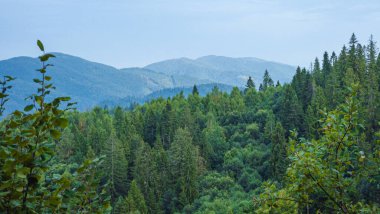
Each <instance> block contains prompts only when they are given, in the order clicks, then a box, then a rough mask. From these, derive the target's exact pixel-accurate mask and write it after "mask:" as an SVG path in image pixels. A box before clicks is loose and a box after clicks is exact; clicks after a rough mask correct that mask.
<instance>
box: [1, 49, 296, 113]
mask: <svg viewBox="0 0 380 214" xmlns="http://www.w3.org/2000/svg"><path fill="white" fill-rule="evenodd" d="M53 54H54V55H56V58H52V59H51V60H50V61H49V63H51V64H54V66H53V67H49V75H51V76H52V77H53V83H54V85H55V86H56V87H57V90H56V91H55V92H54V94H55V95H56V96H71V97H72V99H73V101H76V102H78V106H77V107H78V109H79V110H86V109H89V108H92V107H94V106H95V105H99V103H102V102H105V101H106V100H107V101H108V102H110V103H112V101H114V103H118V102H119V101H121V100H127V99H131V97H138V99H143V100H144V99H146V100H148V99H150V98H149V97H155V96H157V97H158V94H161V95H162V96H163V97H167V95H168V94H173V93H177V92H179V91H180V90H184V92H185V93H187V92H188V91H189V90H190V88H191V87H192V86H193V85H194V84H197V85H209V86H210V84H211V83H221V84H225V85H235V86H239V87H242V86H244V85H245V83H246V81H247V78H248V76H252V77H253V78H254V80H255V82H256V83H259V82H261V79H262V76H263V73H264V71H265V69H268V71H269V73H270V74H271V76H272V78H273V80H274V81H276V80H280V82H288V81H290V80H291V77H292V76H293V74H294V72H295V68H294V67H292V66H289V65H285V64H281V63H275V62H269V61H265V60H261V59H256V58H230V57H221V56H206V57H201V58H198V59H195V60H193V59H187V58H180V59H172V60H166V61H162V62H157V63H154V64H150V65H148V66H146V67H144V68H124V69H117V68H114V67H112V66H108V65H104V64H100V63H96V62H91V61H88V60H85V59H82V58H79V57H75V56H71V55H67V54H62V53H53ZM40 67H41V64H40V62H39V60H38V59H37V58H31V57H15V58H12V59H8V60H3V61H0V76H2V75H10V76H13V77H15V78H17V79H16V80H15V81H14V82H13V83H12V84H13V86H14V87H13V88H12V90H11V93H10V98H11V99H10V102H9V103H8V104H7V106H6V108H7V110H8V111H7V112H10V111H13V110H14V109H21V108H22V107H24V106H25V104H26V101H25V100H24V99H25V98H26V97H27V96H28V95H31V94H33V93H35V92H36V90H37V85H36V84H35V83H33V81H32V79H33V78H38V77H39V75H38V72H37V71H36V69H38V68H40ZM257 85H258V84H257ZM205 87H206V86H205ZM229 87H231V86H229ZM168 88H169V89H168ZM181 88H182V89H181ZM163 89H168V90H163ZM204 91H207V90H206V89H205V90H204ZM154 92H156V93H154ZM147 95H148V96H147ZM7 112H6V113H7Z"/></svg>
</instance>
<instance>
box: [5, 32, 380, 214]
mask: <svg viewBox="0 0 380 214" xmlns="http://www.w3.org/2000/svg"><path fill="white" fill-rule="evenodd" d="M48 58H49V57H48ZM41 60H44V58H42V59H41ZM44 66H45V64H44ZM44 71H45V70H42V73H43V72H44ZM44 78H46V77H44ZM44 78H43V79H44ZM53 78H54V76H53ZM47 79H50V78H47ZM10 80H11V79H10ZM10 84H11V82H10ZM256 86H258V87H256ZM240 87H244V89H243V90H240V89H239V88H238V87H235V88H233V89H232V91H231V92H230V93H227V92H222V91H221V90H219V89H218V88H217V87H215V88H214V89H213V90H212V91H211V92H210V93H208V94H207V95H205V96H200V95H199V92H198V89H197V87H196V86H194V88H193V90H192V93H191V94H190V95H189V96H188V97H185V96H184V95H183V93H179V94H178V95H176V96H174V97H172V98H167V99H163V98H158V99H155V100H152V101H149V102H148V103H145V104H143V105H137V106H135V107H134V108H133V109H132V110H131V109H129V108H127V107H125V106H124V107H115V108H101V107H97V108H94V109H93V110H91V111H87V112H77V111H70V110H67V111H63V110H60V109H59V108H58V107H57V105H58V103H60V102H64V101H66V100H67V99H66V98H60V99H59V101H52V103H47V104H45V103H44V102H43V101H42V102H41V100H44V99H42V98H39V97H41V96H42V97H44V96H45V95H44V94H43V95H41V96H35V97H34V100H35V101H36V103H37V108H36V110H34V111H31V112H35V113H27V112H24V113H23V112H22V111H21V110H20V112H15V113H13V114H12V115H10V116H9V117H7V118H6V119H4V120H3V121H2V123H1V126H0V127H1V129H0V131H1V132H0V134H1V136H5V137H2V138H1V147H2V148H3V149H2V151H1V152H0V157H1V161H0V166H1V169H2V171H1V174H0V178H1V179H0V180H1V185H0V209H1V210H5V211H6V212H8V213H13V212H14V211H21V210H29V211H32V210H34V211H36V212H38V213H41V212H48V213H49V212H74V211H75V212H83V213H85V212H96V211H98V212H111V213H255V212H256V213H318V212H319V213H378V212H379V206H380V150H379V149H380V124H379V121H380V120H379V119H380V55H379V52H378V48H377V47H376V44H375V41H373V40H372V37H371V38H370V40H369V42H368V44H366V45H362V44H360V43H359V42H358V41H357V39H356V37H355V35H352V37H351V39H350V40H349V43H348V45H347V46H344V47H343V48H342V50H341V51H340V53H334V52H333V53H327V52H325V53H324V54H323V55H322V57H321V58H320V59H319V58H316V59H315V61H314V62H313V66H312V69H311V70H307V69H305V68H300V67H298V68H297V70H296V74H295V75H294V77H293V79H292V81H291V82H290V83H289V84H280V83H279V82H277V83H276V82H274V81H273V80H272V78H271V76H270V73H269V72H265V74H264V76H263V81H262V82H255V81H254V80H252V78H249V79H248V80H247V83H246V85H244V86H240ZM42 88H44V85H43V83H42ZM257 88H259V90H257ZM39 92H41V90H40V91H39ZM3 93H4V91H3ZM42 93H44V90H42ZM52 94H54V91H52ZM68 95H70V94H68ZM49 96H50V95H49ZM1 104H3V102H1ZM1 106H3V105H1ZM39 106H42V107H39ZM5 107H6V105H5ZM128 107H129V106H128ZM32 108H33V106H31V107H26V108H25V111H30V110H32ZM69 108H70V106H69ZM46 112H47V113H46ZM44 115H45V116H44ZM61 118H67V119H68V120H67V121H66V120H64V119H61ZM33 121H34V122H33ZM46 121H47V122H46ZM30 124H34V126H32V127H30ZM44 124H45V125H44ZM66 126H67V127H66ZM23 127H29V128H23ZM33 127H35V128H33ZM65 127H66V128H65ZM42 133H43V134H42ZM28 136H29V138H28ZM41 137H43V139H44V141H43V142H44V144H42V145H44V146H41V147H40V146H39V145H40V144H38V142H40V141H39V139H41ZM28 139H29V140H28ZM45 143H46V144H47V145H45ZM24 144H25V145H26V146H24ZM45 147H46V148H45ZM41 148H44V149H41ZM27 151H31V152H32V154H33V155H32V156H31V155H28V153H27ZM45 153H47V154H46V155H45ZM37 157H38V161H40V162H41V163H42V164H41V165H38V164H37V163H40V162H37V161H34V160H35V159H36V158H37ZM97 157H100V158H97ZM27 160H32V161H29V162H28V161H27ZM89 160H94V161H95V162H94V163H92V162H91V161H89ZM35 164H37V165H35ZM36 168H38V169H39V171H34V170H35V169H36ZM37 172H38V173H37ZM64 178H65V179H64ZM55 182H56V183H55ZM15 184H17V185H15ZM29 188H31V189H32V190H33V191H32V192H31V193H29V194H28V191H29ZM17 193H20V194H17ZM42 199H45V200H46V201H47V202H46V203H45V202H44V203H42V202H41V200H42Z"/></svg>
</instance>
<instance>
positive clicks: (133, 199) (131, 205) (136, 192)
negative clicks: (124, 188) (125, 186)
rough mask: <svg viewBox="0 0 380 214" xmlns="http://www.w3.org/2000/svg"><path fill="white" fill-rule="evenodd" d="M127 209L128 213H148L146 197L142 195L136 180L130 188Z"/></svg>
mask: <svg viewBox="0 0 380 214" xmlns="http://www.w3.org/2000/svg"><path fill="white" fill-rule="evenodd" d="M126 207H127V212H128V213H137V212H139V213H141V214H146V213H148V209H147V206H146V204H145V199H144V196H143V194H142V193H141V191H140V189H139V187H138V186H137V183H136V181H135V180H133V181H132V183H131V187H130V188H129V191H128V197H127V202H126Z"/></svg>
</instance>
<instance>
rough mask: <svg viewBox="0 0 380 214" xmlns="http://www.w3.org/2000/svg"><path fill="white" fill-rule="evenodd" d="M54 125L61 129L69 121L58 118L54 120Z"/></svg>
mask: <svg viewBox="0 0 380 214" xmlns="http://www.w3.org/2000/svg"><path fill="white" fill-rule="evenodd" d="M54 124H55V125H56V126H59V127H61V128H66V127H67V126H68V125H69V121H68V120H67V119H65V118H58V119H57V120H55V123H54Z"/></svg>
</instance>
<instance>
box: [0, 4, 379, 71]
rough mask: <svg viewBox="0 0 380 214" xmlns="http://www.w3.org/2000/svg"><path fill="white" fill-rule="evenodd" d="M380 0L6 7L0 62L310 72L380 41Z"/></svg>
mask: <svg viewBox="0 0 380 214" xmlns="http://www.w3.org/2000/svg"><path fill="white" fill-rule="evenodd" d="M379 24H380V1H378V0H373V1H372V0H367V1H357V0H355V1H354V0H341V1H333V0H320V1H306V0H294V1H285V0H283V1H281V0H278V1H269V0H229V1H227V0H186V1H185V0H149V1H148V0H133V1H132V0H0V60H2V59H7V58H11V57H14V56H21V55H23V56H36V55H38V54H39V53H38V51H37V47H36V45H35V42H36V39H41V40H42V41H43V42H44V44H45V46H46V49H47V50H48V51H54V52H63V53H68V54H72V55H76V56H80V57H82V58H85V59H89V60H92V61H96V62H101V63H105V64H109V65H112V66H115V67H118V68H121V67H130V66H144V65H147V64H149V63H152V62H156V61H160V60H164V59H170V58H177V57H189V58H197V57H200V56H204V55H211V54H212V55H223V56H231V57H245V56H252V57H258V58H262V59H266V60H271V61H277V62H283V63H287V64H291V65H301V66H309V64H310V62H311V61H313V59H314V58H315V57H316V56H321V55H322V53H323V51H325V50H327V51H329V52H331V51H333V50H334V51H337V52H339V51H340V49H341V47H342V46H343V44H345V43H347V42H348V40H349V37H350V36H351V34H352V33H353V32H355V33H356V34H357V37H358V39H359V41H360V42H362V43H367V41H368V38H369V36H370V35H371V34H373V35H374V38H375V40H378V41H379V40H380V27H379Z"/></svg>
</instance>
